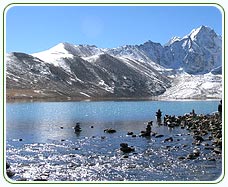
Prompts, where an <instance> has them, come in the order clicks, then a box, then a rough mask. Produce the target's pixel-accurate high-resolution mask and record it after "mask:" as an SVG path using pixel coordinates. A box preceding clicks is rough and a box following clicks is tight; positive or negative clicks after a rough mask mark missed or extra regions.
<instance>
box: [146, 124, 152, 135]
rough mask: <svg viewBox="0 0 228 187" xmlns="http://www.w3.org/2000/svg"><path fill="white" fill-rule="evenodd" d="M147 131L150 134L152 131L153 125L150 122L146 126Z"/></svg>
mask: <svg viewBox="0 0 228 187" xmlns="http://www.w3.org/2000/svg"><path fill="white" fill-rule="evenodd" d="M146 133H147V134H150V133H151V125H150V124H148V125H147V126H146Z"/></svg>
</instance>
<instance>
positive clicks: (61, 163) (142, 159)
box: [6, 101, 222, 181]
mask: <svg viewBox="0 0 228 187" xmlns="http://www.w3.org/2000/svg"><path fill="white" fill-rule="evenodd" d="M218 103H219V101H97V102H92V101H89V102H86V101H82V102H26V103H7V104H6V160H7V162H9V163H10V165H11V169H12V171H13V172H14V173H15V175H14V176H13V177H12V179H13V180H34V179H46V180H48V181H214V180H216V179H218V178H219V177H220V175H221V173H222V158H221V155H215V154H213V153H212V152H211V151H209V150H205V149H204V148H203V145H198V146H196V145H192V141H193V137H192V136H191V135H190V133H189V131H187V130H186V129H182V128H180V127H175V128H169V127H167V126H163V125H162V126H160V125H158V124H157V123H156V119H155V114H156V111H157V110H158V109H160V110H161V111H162V117H163V116H164V115H165V114H168V115H176V116H178V115H184V114H185V113H189V112H191V111H192V109H194V110H195V113H197V114H211V113H213V112H215V111H217V107H218ZM151 120H153V121H154V122H153V123H154V124H153V126H152V131H155V132H157V133H158V134H162V135H163V137H161V138H155V137H149V138H148V137H140V136H138V135H139V134H140V132H141V131H142V130H145V128H146V126H147V123H148V121H151ZM76 123H80V127H81V130H82V131H81V132H79V133H75V132H74V126H75V124H76ZM107 128H112V129H115V130H116V133H112V134H108V133H105V132H104V129H107ZM127 132H133V133H134V134H135V135H136V137H132V136H129V135H127ZM168 137H172V138H173V141H172V142H164V139H165V138H168ZM121 143H128V145H129V146H133V147H134V148H135V151H134V152H131V153H127V154H125V153H123V152H121V151H120V144H121ZM196 148H197V149H198V150H200V151H201V154H200V156H199V157H198V158H197V159H194V160H187V159H184V160H180V159H178V157H180V156H184V155H185V156H186V155H187V154H188V153H189V152H191V151H192V150H194V149H196ZM209 157H213V158H215V159H213V160H208V159H207V158H209Z"/></svg>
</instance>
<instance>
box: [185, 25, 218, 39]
mask: <svg viewBox="0 0 228 187" xmlns="http://www.w3.org/2000/svg"><path fill="white" fill-rule="evenodd" d="M205 35H208V36H212V37H214V36H217V34H216V33H215V31H214V30H213V29H211V28H210V27H207V26H204V25H202V26H200V27H198V28H197V29H193V30H192V31H191V32H190V34H189V35H188V37H190V38H191V40H195V39H196V38H198V37H201V36H205Z"/></svg>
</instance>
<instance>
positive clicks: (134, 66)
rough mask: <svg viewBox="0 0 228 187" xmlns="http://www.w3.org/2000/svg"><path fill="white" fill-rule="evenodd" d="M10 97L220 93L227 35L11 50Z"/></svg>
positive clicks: (197, 33)
mask: <svg viewBox="0 0 228 187" xmlns="http://www.w3.org/2000/svg"><path fill="white" fill-rule="evenodd" d="M6 88H7V98H8V99H13V98H33V99H36V98H37V99H46V98H49V99H51V98H57V99H113V98H114V99H120V98H134V99H140V98H147V99H148V98H157V97H158V98H168V99H173V98H178V99H186V98H195V99H202V98H203V99H205V98H221V97H222V37H221V36H219V35H217V34H216V33H215V31H214V30H213V29H211V28H209V27H206V26H201V27H199V28H197V29H193V30H192V31H191V32H190V33H189V34H188V35H186V36H184V37H183V38H180V37H173V38H172V39H170V41H168V42H167V43H166V44H165V45H161V44H160V43H155V42H152V41H150V40H149V41H147V42H145V43H144V44H140V45H125V46H121V47H117V48H112V49H108V48H98V47H96V46H95V45H74V44H70V43H60V44H58V45H56V46H54V47H52V48H51V49H49V50H46V51H42V52H39V53H34V54H26V53H19V52H12V53H8V54H6Z"/></svg>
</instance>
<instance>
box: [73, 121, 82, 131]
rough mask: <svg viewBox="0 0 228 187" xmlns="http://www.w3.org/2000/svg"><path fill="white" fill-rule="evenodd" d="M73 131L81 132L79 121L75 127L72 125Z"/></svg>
mask: <svg viewBox="0 0 228 187" xmlns="http://www.w3.org/2000/svg"><path fill="white" fill-rule="evenodd" d="M74 131H75V132H81V131H82V130H81V127H80V123H76V125H75V127H74Z"/></svg>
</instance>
